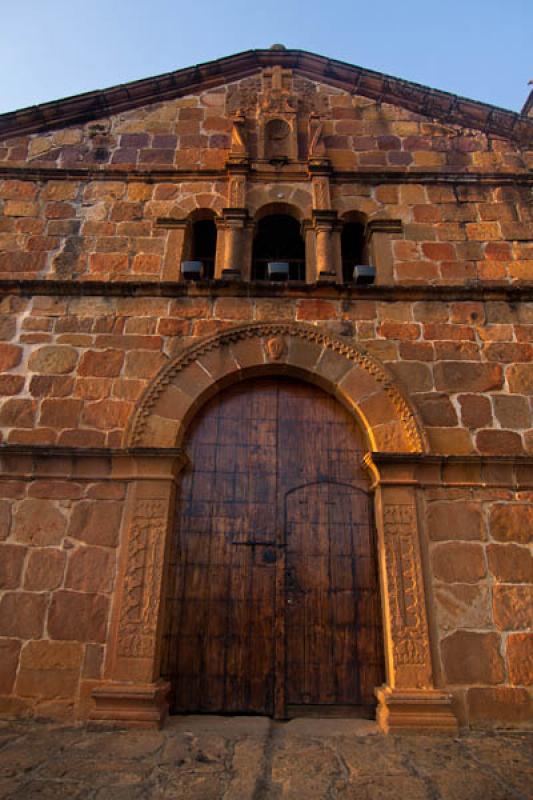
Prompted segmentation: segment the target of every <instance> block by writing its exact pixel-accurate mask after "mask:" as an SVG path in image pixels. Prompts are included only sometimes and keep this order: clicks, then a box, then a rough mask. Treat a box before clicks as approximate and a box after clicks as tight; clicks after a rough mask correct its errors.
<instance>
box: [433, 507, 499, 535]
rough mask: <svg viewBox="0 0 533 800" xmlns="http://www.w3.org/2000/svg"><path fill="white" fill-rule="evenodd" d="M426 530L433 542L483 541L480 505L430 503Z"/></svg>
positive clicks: (483, 528)
mask: <svg viewBox="0 0 533 800" xmlns="http://www.w3.org/2000/svg"><path fill="white" fill-rule="evenodd" d="M427 530H428V534H429V538H430V539H433V541H444V540H447V539H468V540H471V539H484V538H485V526H484V522H483V517H482V513H481V504H480V503H474V502H470V501H467V500H455V501H453V502H434V503H430V504H429V507H428V511H427Z"/></svg>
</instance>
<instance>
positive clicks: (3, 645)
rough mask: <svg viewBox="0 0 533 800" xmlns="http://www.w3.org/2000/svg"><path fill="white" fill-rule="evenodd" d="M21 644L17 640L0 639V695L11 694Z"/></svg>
mask: <svg viewBox="0 0 533 800" xmlns="http://www.w3.org/2000/svg"><path fill="white" fill-rule="evenodd" d="M20 647H21V643H20V641H18V640H17V639H0V695H2V694H11V691H12V689H13V686H14V684H15V677H16V674H17V667H18V663H19V654H20Z"/></svg>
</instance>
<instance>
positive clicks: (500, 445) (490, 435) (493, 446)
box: [476, 428, 524, 455]
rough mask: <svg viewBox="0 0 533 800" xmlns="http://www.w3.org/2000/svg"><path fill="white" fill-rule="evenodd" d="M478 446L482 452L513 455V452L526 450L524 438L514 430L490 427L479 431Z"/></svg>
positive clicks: (477, 436)
mask: <svg viewBox="0 0 533 800" xmlns="http://www.w3.org/2000/svg"><path fill="white" fill-rule="evenodd" d="M476 446H477V449H478V450H479V452H480V453H492V454H494V455H512V454H513V453H523V452H524V446H523V444H522V439H521V437H520V435H519V434H518V433H515V432H514V431H500V430H490V429H488V428H487V429H486V430H483V431H478V433H477V435H476Z"/></svg>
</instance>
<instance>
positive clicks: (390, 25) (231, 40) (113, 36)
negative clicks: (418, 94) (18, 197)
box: [0, 0, 533, 112]
mask: <svg viewBox="0 0 533 800" xmlns="http://www.w3.org/2000/svg"><path fill="white" fill-rule="evenodd" d="M0 3H1V5H2V6H3V8H2V26H1V29H0V75H1V76H2V80H1V82H0V112H5V111H12V110H14V109H16V108H23V107H25V106H28V105H33V104H35V103H42V102H46V101H49V100H56V99H58V98H61V97H66V96H69V95H72V94H79V93H80V92H85V91H91V90H93V89H99V88H104V87H106V86H113V85H116V84H119V83H125V82H127V81H131V80H136V79H138V78H146V77H150V76H152V75H157V74H159V73H162V72H168V71H171V70H174V69H179V68H181V67H186V66H190V65H192V64H197V63H200V62H202V61H209V60H211V59H214V58H219V57H221V56H225V55H230V54H232V53H236V52H239V51H241V50H248V49H251V48H259V47H269V46H270V45H271V44H272V43H274V42H281V43H283V44H285V45H286V46H287V47H294V48H299V49H302V50H311V51H313V52H316V53H320V54H322V55H326V56H329V57H331V58H337V59H341V60H342V61H348V62H350V63H353V64H358V65H360V66H363V67H368V68H370V69H375V70H379V71H381V72H386V73H388V74H390V75H395V76H397V77H400V78H405V79H407V80H412V81H416V82H418V83H422V84H426V85H428V86H432V87H434V88H437V89H444V90H446V91H449V92H453V93H455V94H460V95H464V96H465V97H471V98H473V99H475V100H482V101H484V102H487V103H492V104H494V105H499V106H503V107H504V108H510V109H513V110H515V111H517V110H520V108H521V107H522V105H523V103H524V102H525V99H526V97H527V95H528V93H529V90H530V89H531V88H532V87H528V85H527V84H528V80H529V79H533V0H440V2H437V1H436V0H425V1H424V0H402V2H399V0H374V1H373V2H372V0H365V2H361V0H329V2H328V0H322V1H321V2H319V1H318V0H306V2H304V0H274V1H273V2H269V0H263V2H257V0H256V2H253V1H252V2H250V1H249V2H246V0H231V2H226V3H224V2H222V1H221V0H196V1H195V0H142V1H141V0H91V2H87V0H18V2H9V4H8V0H3V2H2V0H0Z"/></svg>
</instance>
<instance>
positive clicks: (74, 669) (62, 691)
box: [16, 641, 83, 698]
mask: <svg viewBox="0 0 533 800" xmlns="http://www.w3.org/2000/svg"><path fill="white" fill-rule="evenodd" d="M82 656H83V653H82V647H81V645H79V644H75V643H73V642H68V643H67V642H49V641H41V642H28V643H27V644H26V645H25V647H24V649H23V650H22V653H21V657H20V669H19V674H18V677H17V684H16V690H17V693H18V694H20V695H22V696H23V697H43V698H44V697H46V698H55V697H57V698H61V697H72V696H73V695H74V694H75V692H76V689H77V686H78V681H79V674H80V666H81V660H82Z"/></svg>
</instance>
